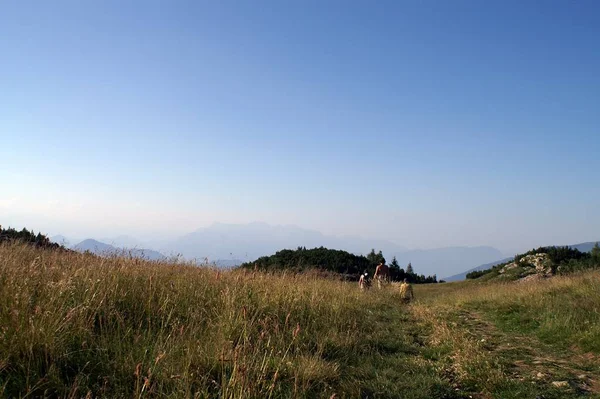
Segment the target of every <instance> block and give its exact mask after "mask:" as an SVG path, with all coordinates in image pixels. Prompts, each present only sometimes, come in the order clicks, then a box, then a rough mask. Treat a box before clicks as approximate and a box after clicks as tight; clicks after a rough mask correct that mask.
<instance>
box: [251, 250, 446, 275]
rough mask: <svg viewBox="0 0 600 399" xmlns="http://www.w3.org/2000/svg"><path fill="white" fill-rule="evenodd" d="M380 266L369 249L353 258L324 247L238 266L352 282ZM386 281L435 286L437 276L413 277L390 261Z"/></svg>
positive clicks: (379, 259) (410, 268)
mask: <svg viewBox="0 0 600 399" xmlns="http://www.w3.org/2000/svg"><path fill="white" fill-rule="evenodd" d="M380 263H384V264H385V263H386V260H385V257H384V256H383V254H382V252H381V251H378V252H376V251H375V249H372V250H371V252H370V253H369V254H367V256H363V255H354V254H351V253H349V252H347V251H342V250H336V249H328V248H325V247H319V248H312V249H306V247H298V248H297V249H295V250H292V249H283V250H281V251H278V252H276V253H275V254H274V255H270V256H263V257H260V258H258V259H257V260H256V261H254V262H246V263H243V264H242V265H240V268H245V269H257V270H265V271H281V270H290V271H298V272H300V271H304V270H310V269H319V270H325V271H328V272H333V273H338V274H341V275H344V276H346V278H348V279H351V280H356V279H358V277H359V276H360V274H361V273H365V272H367V273H369V276H371V277H372V276H373V275H374V273H375V268H376V267H377V265H378V264H380ZM389 267H390V278H391V279H392V281H402V280H404V279H407V281H409V282H411V283H416V284H421V283H437V282H438V280H437V276H436V275H435V274H434V275H433V276H425V275H423V274H417V273H415V271H414V269H413V266H412V265H411V264H410V263H409V264H408V265H407V267H406V269H404V268H402V267H400V265H399V264H398V261H397V260H396V258H395V257H394V258H393V259H392V262H391V263H390V264H389Z"/></svg>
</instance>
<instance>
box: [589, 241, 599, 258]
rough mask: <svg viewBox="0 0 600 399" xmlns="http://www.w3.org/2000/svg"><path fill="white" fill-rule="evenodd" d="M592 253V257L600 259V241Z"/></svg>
mask: <svg viewBox="0 0 600 399" xmlns="http://www.w3.org/2000/svg"><path fill="white" fill-rule="evenodd" d="M590 254H591V255H592V259H594V260H595V261H600V246H598V243H595V244H594V248H592V251H591V252H590Z"/></svg>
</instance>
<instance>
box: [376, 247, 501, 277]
mask: <svg viewBox="0 0 600 399" xmlns="http://www.w3.org/2000/svg"><path fill="white" fill-rule="evenodd" d="M384 255H386V257H387V256H389V255H388V254H386V253H385V252H384ZM392 255H393V256H395V257H396V259H397V260H398V262H399V263H400V266H402V267H406V265H407V264H408V262H411V263H412V265H413V267H414V268H415V271H417V272H418V273H423V274H437V275H448V274H453V273H458V272H460V271H461V270H464V269H465V268H472V267H475V266H477V265H481V264H483V263H489V262H493V261H494V260H496V259H499V258H500V257H502V253H501V252H500V251H499V250H497V249H496V248H493V247H487V246H481V247H448V248H434V249H420V250H412V251H403V252H396V253H393V254H392ZM390 260H391V259H388V262H389V261H390Z"/></svg>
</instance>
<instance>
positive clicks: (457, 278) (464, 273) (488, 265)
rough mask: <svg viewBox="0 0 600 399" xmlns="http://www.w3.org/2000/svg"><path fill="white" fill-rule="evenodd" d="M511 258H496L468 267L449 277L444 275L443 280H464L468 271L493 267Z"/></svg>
mask: <svg viewBox="0 0 600 399" xmlns="http://www.w3.org/2000/svg"><path fill="white" fill-rule="evenodd" d="M512 259H513V258H512V257H510V258H504V259H501V260H497V261H495V262H491V263H485V264H483V265H479V266H477V267H474V268H472V269H469V270H467V271H466V272H462V273H459V274H455V275H454V276H450V277H444V280H445V281H460V280H464V279H466V278H467V274H468V273H470V272H474V271H479V270H487V269H491V268H492V267H494V266H496V265H499V264H501V263H505V262H510V261H511V260H512Z"/></svg>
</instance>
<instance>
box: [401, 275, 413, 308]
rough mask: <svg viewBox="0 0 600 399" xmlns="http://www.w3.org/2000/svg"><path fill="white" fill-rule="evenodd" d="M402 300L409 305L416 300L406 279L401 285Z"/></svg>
mask: <svg viewBox="0 0 600 399" xmlns="http://www.w3.org/2000/svg"><path fill="white" fill-rule="evenodd" d="M400 298H401V299H402V302H404V303H409V302H410V301H412V300H414V299H415V294H414V293H413V289H412V285H410V284H409V283H408V281H407V280H406V279H404V281H403V282H402V284H401V285H400Z"/></svg>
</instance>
